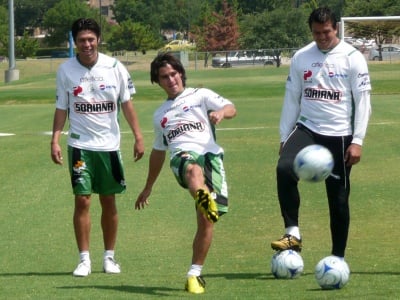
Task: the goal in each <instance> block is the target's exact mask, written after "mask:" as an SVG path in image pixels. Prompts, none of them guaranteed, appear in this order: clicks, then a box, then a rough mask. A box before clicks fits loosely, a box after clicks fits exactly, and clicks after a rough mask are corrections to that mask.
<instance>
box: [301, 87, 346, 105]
mask: <svg viewBox="0 0 400 300" xmlns="http://www.w3.org/2000/svg"><path fill="white" fill-rule="evenodd" d="M341 97H342V93H341V92H340V91H334V90H326V89H315V88H306V89H305V90H304V98H305V99H309V100H319V101H332V102H339V101H340V100H341Z"/></svg>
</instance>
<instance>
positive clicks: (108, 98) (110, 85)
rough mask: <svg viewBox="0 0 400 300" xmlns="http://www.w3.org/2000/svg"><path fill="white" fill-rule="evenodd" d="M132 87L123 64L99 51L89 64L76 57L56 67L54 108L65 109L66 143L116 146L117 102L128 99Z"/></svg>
mask: <svg viewBox="0 0 400 300" xmlns="http://www.w3.org/2000/svg"><path fill="white" fill-rule="evenodd" d="M134 93H135V87H134V85H133V82H132V80H131V77H130V75H129V73H128V71H127V70H126V68H125V67H124V66H123V65H122V64H121V63H120V62H119V61H118V60H116V59H115V58H112V57H109V56H107V55H104V54H102V53H99V56H98V60H97V63H96V64H95V65H94V66H93V67H92V68H90V69H89V68H87V67H85V66H83V65H81V64H80V63H79V61H78V59H77V58H76V57H73V58H70V59H69V60H67V61H66V62H65V63H63V64H62V65H61V66H60V67H59V69H58V71H57V98H56V108H58V109H62V110H68V116H69V130H68V145H70V146H73V147H77V148H80V149H85V150H93V151H115V150H118V149H119V147H120V127H119V122H118V115H119V111H120V104H121V103H122V102H126V101H130V100H131V97H132V95H133V94H134Z"/></svg>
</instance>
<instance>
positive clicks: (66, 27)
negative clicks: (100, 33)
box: [43, 0, 99, 46]
mask: <svg viewBox="0 0 400 300" xmlns="http://www.w3.org/2000/svg"><path fill="white" fill-rule="evenodd" d="M82 16H85V17H86V18H90V17H91V18H94V19H98V16H99V11H98V10H96V9H91V8H90V7H89V6H88V5H87V4H86V3H83V2H82V1H80V0H61V1H60V2H58V3H57V4H56V5H55V6H54V7H53V8H51V9H49V10H48V11H47V12H46V14H45V15H44V19H43V27H44V28H46V29H47V30H48V35H47V36H46V41H47V42H48V43H49V45H50V46H59V45H61V44H63V43H65V42H67V41H68V32H69V31H70V30H71V24H72V23H73V22H74V21H75V20H76V19H78V18H81V17H82Z"/></svg>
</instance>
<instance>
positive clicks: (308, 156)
mask: <svg viewBox="0 0 400 300" xmlns="http://www.w3.org/2000/svg"><path fill="white" fill-rule="evenodd" d="M293 169H294V172H295V173H296V175H297V176H298V177H299V178H300V179H302V180H305V181H310V182H318V181H322V180H325V179H326V178H328V176H329V175H330V174H331V172H332V169H333V157H332V153H331V152H330V151H329V150H328V149H327V148H325V147H324V146H321V145H316V144H315V145H310V146H307V147H305V148H303V149H302V150H301V151H300V152H299V153H297V155H296V157H295V159H294V162H293Z"/></svg>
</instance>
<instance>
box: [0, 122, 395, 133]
mask: <svg viewBox="0 0 400 300" xmlns="http://www.w3.org/2000/svg"><path fill="white" fill-rule="evenodd" d="M398 123H399V122H371V123H369V126H381V125H393V124H398ZM271 128H278V127H277V126H256V127H231V128H229V127H228V128H217V130H220V131H234V130H263V129H271ZM142 132H143V133H153V131H152V130H144V131H142ZM130 133H131V131H121V134H130ZM39 134H40V135H52V132H51V131H43V132H40V133H39ZM62 134H63V135H68V131H63V132H62ZM13 135H16V134H15V133H4V132H0V137H5V136H13Z"/></svg>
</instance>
